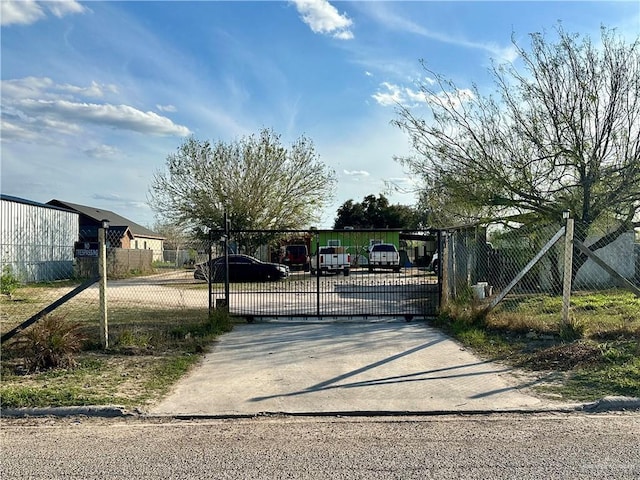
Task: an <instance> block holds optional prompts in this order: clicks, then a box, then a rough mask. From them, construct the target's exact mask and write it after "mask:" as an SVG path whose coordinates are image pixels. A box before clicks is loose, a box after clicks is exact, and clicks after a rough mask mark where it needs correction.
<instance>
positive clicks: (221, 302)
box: [208, 215, 444, 321]
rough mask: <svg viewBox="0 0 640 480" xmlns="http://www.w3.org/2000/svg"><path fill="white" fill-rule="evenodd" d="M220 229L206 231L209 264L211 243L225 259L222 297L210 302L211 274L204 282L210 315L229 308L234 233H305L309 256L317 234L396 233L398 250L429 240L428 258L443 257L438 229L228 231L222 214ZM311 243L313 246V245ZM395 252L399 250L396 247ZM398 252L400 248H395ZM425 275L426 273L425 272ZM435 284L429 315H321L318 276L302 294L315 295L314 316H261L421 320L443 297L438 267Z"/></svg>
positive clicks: (229, 229)
mask: <svg viewBox="0 0 640 480" xmlns="http://www.w3.org/2000/svg"><path fill="white" fill-rule="evenodd" d="M224 226H225V228H224V230H220V229H210V230H209V246H208V247H209V248H208V259H209V262H210V261H211V260H212V259H213V258H212V252H213V248H214V245H215V243H220V244H222V246H223V249H224V257H225V278H224V297H223V298H218V299H216V302H213V288H212V284H213V278H212V276H211V275H209V280H208V293H209V314H211V313H212V312H213V310H214V309H216V308H227V309H228V310H229V309H230V305H231V298H230V295H231V288H230V282H229V261H228V258H229V257H228V256H229V249H230V246H229V241H230V239H231V238H233V236H234V234H238V233H242V234H252V233H256V234H258V233H259V234H285V235H286V234H308V235H310V236H312V239H311V241H310V244H309V250H310V251H309V254H310V255H311V254H312V250H313V247H315V249H316V253H317V252H318V250H319V248H318V247H319V246H320V239H321V235H326V234H330V233H336V234H339V235H353V234H363V233H369V234H375V233H379V234H382V235H389V234H396V233H397V238H398V247H399V246H400V245H399V244H400V241H401V240H417V241H424V242H427V241H433V242H434V243H435V250H434V251H433V252H429V254H430V255H433V254H434V253H438V255H439V258H441V259H442V255H443V245H442V240H443V238H444V237H443V235H442V230H441V229H433V228H429V229H424V230H420V229H412V230H407V229H375V228H371V229H355V228H354V229H351V228H346V229H317V228H313V227H312V228H309V229H295V230H294V229H283V230H276V229H270V230H256V229H237V230H233V229H231V228H230V222H229V219H228V218H227V216H226V215H225V219H224ZM314 242H315V243H314ZM398 249H399V248H398ZM399 250H400V249H399ZM423 258H427V257H426V252H425V257H423ZM428 267H429V262H428V261H427V262H426V263H425V265H424V268H425V271H426V269H427V268H428ZM425 276H426V273H425ZM436 278H437V281H436V283H435V284H433V285H436V291H435V292H434V295H433V298H435V304H436V305H435V311H434V312H433V313H410V312H398V313H377V312H366V313H345V314H342V313H339V314H330V315H327V314H323V313H322V312H321V293H322V292H321V289H320V275H316V282H315V291H313V292H305V293H315V296H316V299H315V300H316V305H315V313H313V314H310V313H305V314H296V313H293V314H275V315H274V314H269V315H265V316H269V317H271V316H275V317H280V316H289V317H303V318H323V317H364V318H367V317H377V316H379V317H383V316H404V317H405V319H407V320H411V319H413V317H414V316H424V317H428V318H431V317H434V316H435V315H437V312H438V310H439V308H440V305H441V303H442V295H443V269H442V268H440V269H438V272H437V277H436ZM421 285H424V286H427V285H430V283H421ZM424 298H431V295H428V294H426V292H425V297H424ZM229 313H230V314H231V315H235V316H241V317H247V318H248V319H249V320H250V321H252V320H253V318H255V317H259V316H261V315H260V314H256V315H247V314H234V313H233V312H231V311H229Z"/></svg>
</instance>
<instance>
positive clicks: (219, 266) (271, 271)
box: [193, 254, 289, 282]
mask: <svg viewBox="0 0 640 480" xmlns="http://www.w3.org/2000/svg"><path fill="white" fill-rule="evenodd" d="M209 272H212V281H213V282H224V278H225V264H224V257H218V258H214V259H212V260H211V263H210V265H209V262H203V263H198V264H196V268H195V271H194V272H193V278H195V279H196V280H205V281H206V280H208V278H209ZM288 276H289V267H287V266H286V265H280V264H278V263H267V262H262V261H260V260H258V259H257V258H254V257H250V256H249V255H240V254H231V255H229V281H230V282H265V281H275V280H280V279H283V278H286V277H288Z"/></svg>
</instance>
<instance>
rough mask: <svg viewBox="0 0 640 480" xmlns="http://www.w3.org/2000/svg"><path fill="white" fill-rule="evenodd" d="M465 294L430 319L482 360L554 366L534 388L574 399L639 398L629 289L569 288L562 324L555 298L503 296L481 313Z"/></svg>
mask: <svg viewBox="0 0 640 480" xmlns="http://www.w3.org/2000/svg"><path fill="white" fill-rule="evenodd" d="M465 300H466V301H459V302H456V303H452V304H450V305H447V306H445V308H443V309H442V312H441V316H440V318H439V319H438V320H437V321H436V325H437V326H439V327H440V328H442V329H443V330H445V331H446V332H447V333H449V334H450V335H452V336H453V337H455V338H456V339H457V340H458V341H460V342H461V343H462V344H463V345H465V346H467V347H468V348H470V349H472V350H474V351H475V352H476V353H477V354H479V355H480V356H483V357H485V358H488V359H499V360H502V361H506V362H508V363H511V364H512V365H514V366H516V367H518V368H523V369H526V370H533V371H538V372H545V371H546V372H551V371H556V372H562V375H560V376H559V377H558V378H560V380H558V381H557V382H556V383H555V384H553V385H545V386H544V387H540V388H539V390H540V391H541V392H545V393H554V394H556V395H558V394H559V395H561V396H562V397H563V398H565V399H571V400H581V401H589V400H593V399H596V398H600V397H603V396H606V395H623V396H634V397H640V299H639V298H637V297H635V296H634V295H633V294H631V293H630V292H626V291H622V290H607V291H601V292H579V293H577V294H573V295H572V302H571V310H570V320H569V322H568V323H567V324H563V323H562V321H561V311H562V298H561V297H559V296H549V295H513V296H509V297H507V298H506V299H505V301H503V302H502V303H501V304H500V305H499V306H498V308H496V309H495V310H494V311H492V312H490V313H489V314H488V315H483V314H482V313H481V309H480V308H479V307H480V306H479V305H477V304H475V303H474V302H473V301H472V300H470V299H468V298H467V299H465Z"/></svg>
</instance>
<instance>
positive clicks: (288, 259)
mask: <svg viewBox="0 0 640 480" xmlns="http://www.w3.org/2000/svg"><path fill="white" fill-rule="evenodd" d="M283 248H284V257H283V258H282V263H284V264H285V265H287V266H288V267H289V268H290V269H293V268H300V269H302V270H304V271H305V272H308V271H309V251H308V250H307V246H306V245H286V246H285V247H283Z"/></svg>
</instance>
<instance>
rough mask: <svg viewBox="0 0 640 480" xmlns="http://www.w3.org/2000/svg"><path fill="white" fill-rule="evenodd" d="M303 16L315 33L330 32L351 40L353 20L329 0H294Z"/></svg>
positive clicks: (335, 35)
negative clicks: (341, 12)
mask: <svg viewBox="0 0 640 480" xmlns="http://www.w3.org/2000/svg"><path fill="white" fill-rule="evenodd" d="M293 3H294V4H295V6H296V9H297V10H298V13H299V14H300V16H301V17H302V21H303V22H304V23H306V24H307V25H309V27H310V28H311V30H312V31H313V32H314V33H322V34H330V35H331V36H333V38H337V39H339V40H351V39H352V38H353V32H351V30H350V27H351V26H352V25H353V21H352V20H351V19H350V18H349V17H347V15H345V14H342V15H341V14H340V12H338V10H337V9H336V7H334V6H333V5H331V4H330V3H329V2H328V1H327V0H293Z"/></svg>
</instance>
